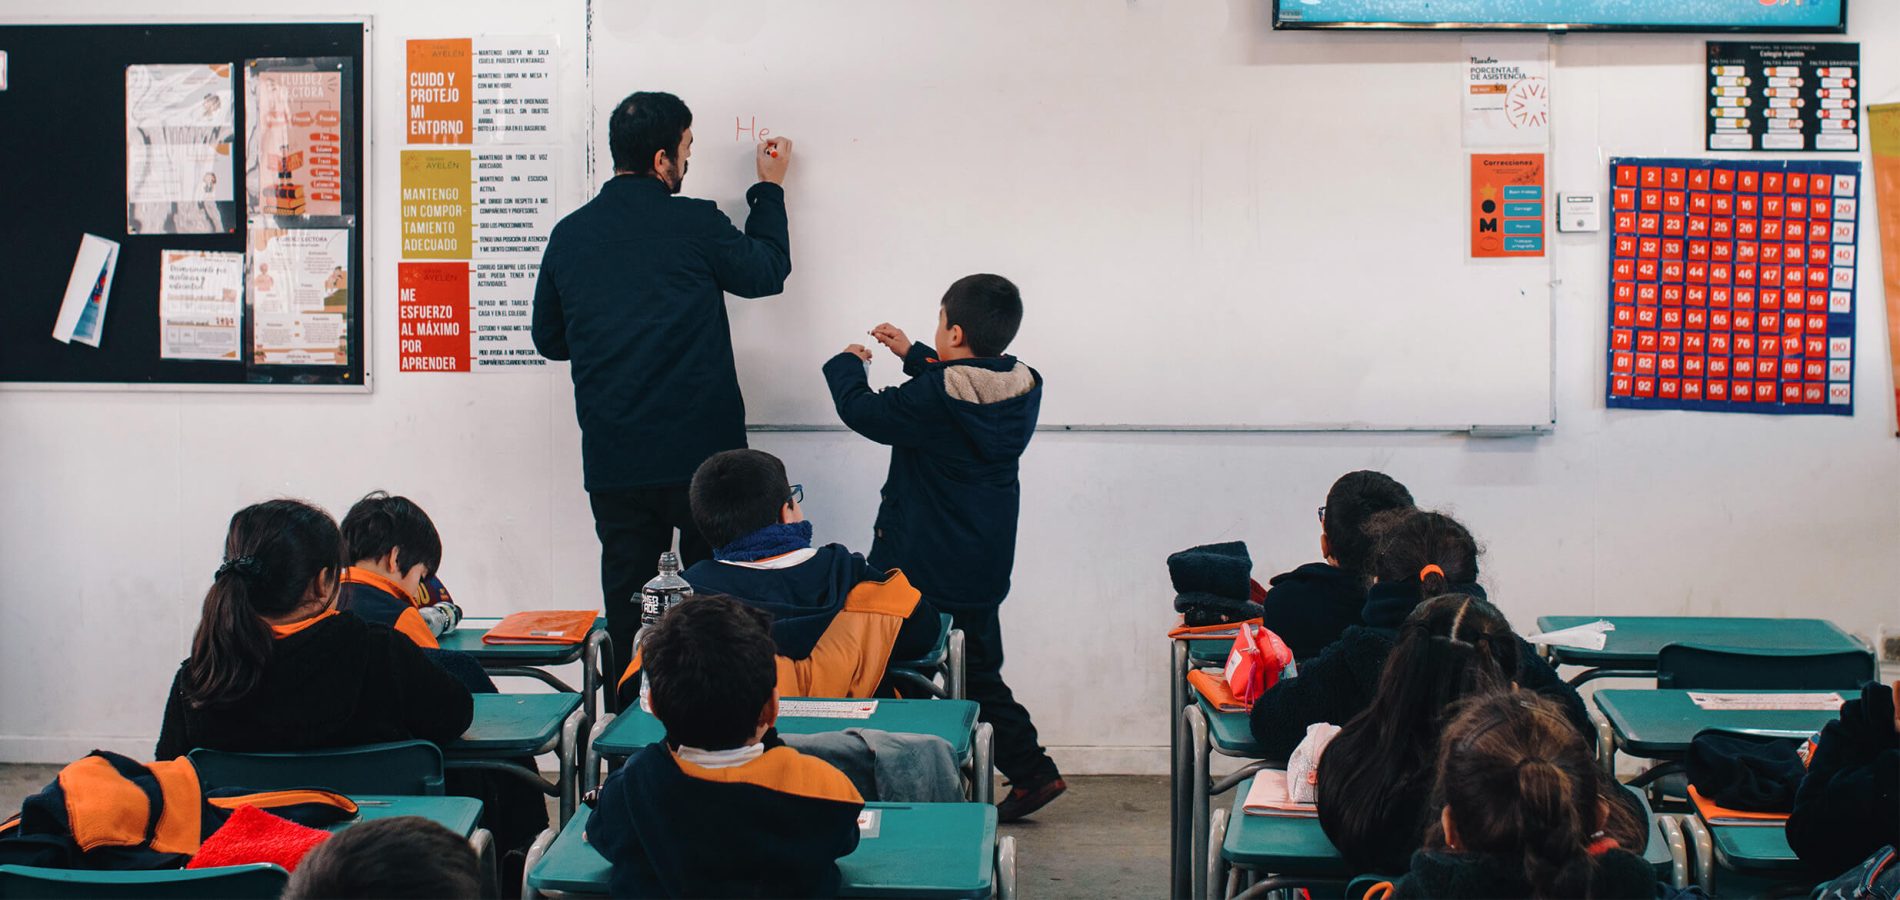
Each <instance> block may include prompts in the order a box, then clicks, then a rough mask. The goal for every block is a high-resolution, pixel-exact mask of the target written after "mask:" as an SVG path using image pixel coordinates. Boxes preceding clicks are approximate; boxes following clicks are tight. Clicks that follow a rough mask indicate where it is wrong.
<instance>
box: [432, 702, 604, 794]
mask: <svg viewBox="0 0 1900 900" xmlns="http://www.w3.org/2000/svg"><path fill="white" fill-rule="evenodd" d="M580 707H581V695H579V694H476V695H475V720H474V722H472V723H471V724H470V725H469V726H468V730H467V731H465V732H463V733H462V736H461V737H460V738H458V739H456V740H454V741H450V742H449V743H446V744H443V745H442V756H443V766H444V767H445V768H449V769H485V770H488V771H491V772H503V773H506V774H508V775H509V776H511V777H515V778H520V779H522V780H524V781H526V782H528V783H529V784H532V785H534V786H535V787H536V788H537V789H539V790H540V791H541V792H542V793H544V794H547V795H548V796H550V797H555V798H557V799H558V800H559V801H560V818H561V821H562V822H566V821H567V820H568V819H569V818H570V817H572V816H573V815H574V808H575V806H576V805H577V804H578V802H579V799H580V792H579V787H578V785H579V777H580V759H581V757H582V756H583V755H585V753H586V751H587V747H586V744H585V742H586V740H587V735H588V734H589V733H590V728H591V725H592V723H591V722H589V721H587V714H586V711H585V710H582V709H581V708H580ZM543 753H557V754H558V756H559V763H558V765H559V770H558V772H557V775H556V780H555V783H554V784H549V783H548V782H547V781H546V780H545V779H543V778H542V777H541V773H540V772H537V771H535V770H534V769H532V768H529V767H527V766H524V765H522V764H521V763H519V762H517V761H516V760H518V759H520V758H522V757H533V756H538V755H540V754H543Z"/></svg>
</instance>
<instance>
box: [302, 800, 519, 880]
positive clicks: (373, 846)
mask: <svg viewBox="0 0 1900 900" xmlns="http://www.w3.org/2000/svg"><path fill="white" fill-rule="evenodd" d="M481 891H482V879H481V867H480V862H479V861H478V860H477V859H476V858H475V851H474V849H473V848H471V847H470V846H469V844H468V841H466V840H464V839H463V838H462V836H461V835H458V834H456V833H455V832H453V831H450V830H448V829H447V828H444V827H442V826H441V825H438V824H436V823H435V822H432V821H430V820H428V819H425V818H423V817H421V816H396V817H393V818H388V819H376V820H374V821H370V822H364V823H363V824H361V825H352V826H350V827H349V828H345V829H343V830H342V831H340V832H338V833H337V834H336V835H334V836H332V837H330V838H329V839H328V840H325V841H324V842H323V843H321V844H318V845H317V846H316V848H315V849H312V850H311V851H310V853H309V855H307V856H305V857H304V858H303V861H302V862H300V863H298V864H297V871H296V872H294V873H292V874H291V876H290V883H289V884H288V885H286V886H285V887H284V894H283V900H322V898H330V897H388V898H393V900H409V898H416V900H424V898H456V900H463V898H466V900H475V898H478V897H480V896H481Z"/></svg>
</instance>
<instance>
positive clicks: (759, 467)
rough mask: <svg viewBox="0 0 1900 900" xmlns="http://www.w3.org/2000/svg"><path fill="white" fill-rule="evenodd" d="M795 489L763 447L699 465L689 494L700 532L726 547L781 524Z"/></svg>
mask: <svg viewBox="0 0 1900 900" xmlns="http://www.w3.org/2000/svg"><path fill="white" fill-rule="evenodd" d="M791 490H792V485H791V481H790V480H789V479H787V478H786V477H785V464H784V463H782V462H780V461H779V458H778V457H776V456H773V455H772V454H770V453H766V452H765V451H763V450H727V451H725V452H723V453H715V454H713V455H712V458H710V459H708V460H706V461H705V462H703V463H700V464H699V470H698V471H696V472H694V473H693V484H692V486H691V487H690V488H688V489H687V492H686V496H687V502H688V503H689V504H691V505H692V508H693V524H694V525H696V526H698V528H699V534H700V536H701V537H703V538H705V539H706V543H707V544H709V545H711V546H713V547H724V546H725V545H727V544H730V543H732V542H733V541H736V540H738V539H740V538H742V537H745V536H746V535H748V534H751V533H752V532H754V531H758V530H759V529H761V528H764V527H765V526H767V525H776V524H778V520H779V511H780V510H783V509H784V508H785V504H786V502H788V501H790V500H791Z"/></svg>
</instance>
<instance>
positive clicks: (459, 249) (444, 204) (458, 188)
mask: <svg viewBox="0 0 1900 900" xmlns="http://www.w3.org/2000/svg"><path fill="white" fill-rule="evenodd" d="M469 177H470V172H469V153H468V151H467V150H404V151H403V152H402V206H401V210H400V212H401V216H400V218H401V221H402V258H403V259H468V258H469V256H470V255H471V254H472V252H473V250H472V242H473V236H474V235H473V233H474V230H475V229H474V225H473V214H472V212H471V206H470V203H469V188H470V182H469Z"/></svg>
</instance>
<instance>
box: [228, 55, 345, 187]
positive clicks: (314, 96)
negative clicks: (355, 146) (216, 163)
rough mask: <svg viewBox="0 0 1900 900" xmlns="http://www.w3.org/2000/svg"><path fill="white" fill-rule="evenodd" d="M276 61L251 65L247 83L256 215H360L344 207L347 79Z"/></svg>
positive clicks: (326, 71) (251, 166)
mask: <svg viewBox="0 0 1900 900" xmlns="http://www.w3.org/2000/svg"><path fill="white" fill-rule="evenodd" d="M277 62H279V61H276V60H252V61H251V73H250V77H249V79H247V84H248V93H247V97H248V102H249V106H248V107H247V110H246V119H247V120H248V122H249V126H248V127H249V129H250V141H249V153H250V161H249V166H250V169H251V179H250V180H251V184H250V212H251V214H252V215H262V216H278V217H302V218H317V217H325V216H341V215H344V214H346V213H353V212H354V210H345V209H344V208H343V179H344V168H343V157H344V153H345V152H346V151H345V146H344V144H345V141H346V140H348V135H347V134H345V122H344V119H343V73H342V72H341V71H338V70H334V69H330V70H323V69H319V70H307V69H304V68H297V67H294V64H293V65H292V66H286V67H283V68H279V67H275V66H274V65H272V64H274V63H277ZM317 62H323V61H317ZM342 64H343V65H347V64H348V61H347V60H343V61H342Z"/></svg>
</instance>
